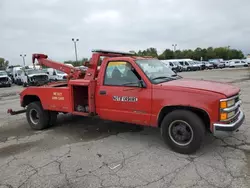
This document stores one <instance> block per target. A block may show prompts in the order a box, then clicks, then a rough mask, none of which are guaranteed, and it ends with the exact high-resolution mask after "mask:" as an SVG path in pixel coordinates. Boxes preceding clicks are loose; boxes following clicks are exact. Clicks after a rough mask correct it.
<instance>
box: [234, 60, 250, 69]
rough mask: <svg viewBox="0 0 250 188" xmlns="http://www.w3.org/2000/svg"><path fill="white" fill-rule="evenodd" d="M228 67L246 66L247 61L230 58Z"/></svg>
mask: <svg viewBox="0 0 250 188" xmlns="http://www.w3.org/2000/svg"><path fill="white" fill-rule="evenodd" d="M229 67H231V68H233V67H248V63H247V62H246V61H245V60H242V59H232V60H230V61H229Z"/></svg>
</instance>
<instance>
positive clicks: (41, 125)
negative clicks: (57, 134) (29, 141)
mask: <svg viewBox="0 0 250 188" xmlns="http://www.w3.org/2000/svg"><path fill="white" fill-rule="evenodd" d="M26 117H27V121H28V123H29V125H30V127H31V128H32V129H34V130H42V129H45V128H47V127H48V126H49V113H48V111H46V110H44V109H43V107H42V105H41V103H40V102H38V101H36V102H32V103H30V104H29V105H28V107H27V111H26Z"/></svg>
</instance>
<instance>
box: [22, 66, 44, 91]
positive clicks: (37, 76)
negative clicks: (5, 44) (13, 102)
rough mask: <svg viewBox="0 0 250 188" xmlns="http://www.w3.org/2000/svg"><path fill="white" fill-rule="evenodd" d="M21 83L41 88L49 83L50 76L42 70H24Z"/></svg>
mask: <svg viewBox="0 0 250 188" xmlns="http://www.w3.org/2000/svg"><path fill="white" fill-rule="evenodd" d="M21 81H22V84H23V86H24V87H26V86H41V85H44V84H47V83H48V82H49V75H48V74H47V73H46V71H45V70H42V69H24V70H23V71H22V76H21Z"/></svg>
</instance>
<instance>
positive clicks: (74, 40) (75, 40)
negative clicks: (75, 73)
mask: <svg viewBox="0 0 250 188" xmlns="http://www.w3.org/2000/svg"><path fill="white" fill-rule="evenodd" d="M72 41H73V42H74V46H75V54H76V61H77V50H76V42H78V41H79V39H74V38H72Z"/></svg>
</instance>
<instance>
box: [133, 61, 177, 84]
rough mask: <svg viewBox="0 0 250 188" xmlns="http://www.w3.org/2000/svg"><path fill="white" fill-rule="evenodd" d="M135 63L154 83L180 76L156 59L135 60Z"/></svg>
mask: <svg viewBox="0 0 250 188" xmlns="http://www.w3.org/2000/svg"><path fill="white" fill-rule="evenodd" d="M136 63H137V64H138V65H139V67H140V68H141V69H142V71H143V72H144V73H145V74H146V76H147V77H148V78H149V80H150V81H151V82H152V83H154V84H158V83H162V82H166V81H170V80H175V79H177V78H180V76H178V75H177V74H176V73H175V72H174V71H172V70H171V69H170V68H168V67H167V66H166V65H165V64H164V63H163V62H162V61H160V60H158V59H143V60H136Z"/></svg>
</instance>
